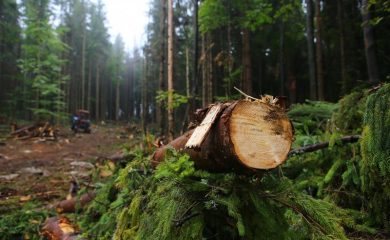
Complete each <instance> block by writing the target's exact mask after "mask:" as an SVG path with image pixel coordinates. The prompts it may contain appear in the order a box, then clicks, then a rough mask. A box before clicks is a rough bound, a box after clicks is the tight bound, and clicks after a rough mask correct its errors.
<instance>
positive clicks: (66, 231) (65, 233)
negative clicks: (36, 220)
mask: <svg viewBox="0 0 390 240" xmlns="http://www.w3.org/2000/svg"><path fill="white" fill-rule="evenodd" d="M78 232H79V231H78V228H77V226H75V225H73V224H72V223H71V222H70V220H69V219H68V218H66V217H59V218H58V217H52V218H48V219H46V221H45V223H44V225H43V227H42V229H41V235H42V236H44V237H45V239H48V240H75V239H80V238H79V236H78Z"/></svg>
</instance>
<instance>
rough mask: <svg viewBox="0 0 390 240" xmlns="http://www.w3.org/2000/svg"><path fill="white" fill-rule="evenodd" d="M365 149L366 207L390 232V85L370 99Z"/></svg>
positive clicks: (363, 179) (363, 175) (363, 168)
mask: <svg viewBox="0 0 390 240" xmlns="http://www.w3.org/2000/svg"><path fill="white" fill-rule="evenodd" d="M361 152H362V161H361V162H360V167H361V180H362V191H363V193H364V194H365V198H366V199H367V205H366V207H367V209H368V210H369V212H370V213H371V214H372V216H373V218H374V220H375V222H376V223H378V224H380V225H381V226H383V227H385V228H386V229H387V231H390V204H389V202H390V84H386V85H384V86H383V87H382V88H380V89H379V90H378V91H377V92H376V93H374V94H372V95H370V96H369V97H368V99H367V103H366V111H365V113H364V131H363V139H362V141H361Z"/></svg>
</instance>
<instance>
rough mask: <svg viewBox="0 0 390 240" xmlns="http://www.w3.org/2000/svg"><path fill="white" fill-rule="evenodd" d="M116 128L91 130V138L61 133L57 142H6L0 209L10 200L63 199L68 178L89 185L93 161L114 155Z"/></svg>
mask: <svg viewBox="0 0 390 240" xmlns="http://www.w3.org/2000/svg"><path fill="white" fill-rule="evenodd" d="M121 131H123V128H122V127H119V126H110V127H108V126H104V127H103V126H94V127H93V129H92V133H91V134H81V133H80V134H74V133H72V132H71V131H70V130H69V129H61V130H60V137H59V139H58V141H53V142H52V141H47V142H40V141H37V139H35V140H26V141H20V140H7V141H6V142H5V145H3V146H0V206H1V201H5V200H7V199H10V198H21V200H23V199H37V200H41V201H42V200H43V201H49V202H51V201H54V200H55V199H63V198H64V197H65V196H66V193H67V191H68V188H69V182H70V179H71V178H72V177H75V178H77V179H78V180H80V181H84V182H85V181H89V179H90V177H91V176H90V175H91V173H92V169H93V168H94V167H95V165H94V163H95V161H96V159H98V158H103V157H107V156H110V155H111V154H113V153H114V152H116V151H118V150H119V149H120V148H121V145H123V144H124V143H125V142H126V139H121V138H118V136H119V135H120V134H121Z"/></svg>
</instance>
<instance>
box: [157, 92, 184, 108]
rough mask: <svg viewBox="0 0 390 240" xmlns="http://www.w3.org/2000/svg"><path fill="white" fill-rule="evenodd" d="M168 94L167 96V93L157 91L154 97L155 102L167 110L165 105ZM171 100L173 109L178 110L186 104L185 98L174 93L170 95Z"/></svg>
mask: <svg viewBox="0 0 390 240" xmlns="http://www.w3.org/2000/svg"><path fill="white" fill-rule="evenodd" d="M168 94H169V91H157V95H156V101H157V102H161V103H163V104H164V106H165V107H166V108H168V105H167V101H168ZM172 98H173V102H172V108H173V109H175V108H178V107H180V105H182V104H185V103H187V102H188V97H187V96H184V95H181V94H178V93H176V92H173V93H172Z"/></svg>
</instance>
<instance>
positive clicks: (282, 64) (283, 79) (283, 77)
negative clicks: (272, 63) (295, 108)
mask: <svg viewBox="0 0 390 240" xmlns="http://www.w3.org/2000/svg"><path fill="white" fill-rule="evenodd" d="M279 64H280V69H279V71H280V96H284V95H285V92H284V88H285V86H284V85H285V82H286V74H285V62H284V22H283V21H281V22H280V48H279Z"/></svg>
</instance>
